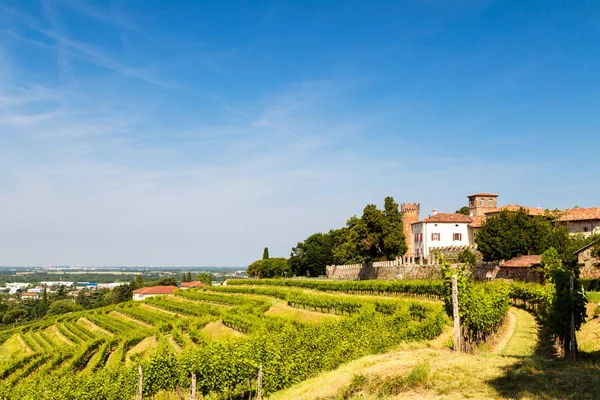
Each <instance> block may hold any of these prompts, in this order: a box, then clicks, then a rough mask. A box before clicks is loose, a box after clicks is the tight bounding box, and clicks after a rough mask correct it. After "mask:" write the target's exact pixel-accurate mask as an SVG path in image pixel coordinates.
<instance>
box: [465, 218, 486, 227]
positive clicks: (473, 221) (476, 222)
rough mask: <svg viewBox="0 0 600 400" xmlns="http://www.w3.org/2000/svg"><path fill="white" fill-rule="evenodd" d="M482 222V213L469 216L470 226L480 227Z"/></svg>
mask: <svg viewBox="0 0 600 400" xmlns="http://www.w3.org/2000/svg"><path fill="white" fill-rule="evenodd" d="M484 222H485V217H484V216H483V215H475V216H474V217H471V223H470V224H469V226H470V227H471V228H481V227H482V226H483V223H484Z"/></svg>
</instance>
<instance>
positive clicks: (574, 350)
mask: <svg viewBox="0 0 600 400" xmlns="http://www.w3.org/2000/svg"><path fill="white" fill-rule="evenodd" d="M574 286H575V285H574V278H573V274H571V276H570V279H569V292H570V293H571V300H572V299H573V291H574V289H575V288H574ZM576 354H577V338H576V337H575V314H573V302H572V301H571V361H575V356H576Z"/></svg>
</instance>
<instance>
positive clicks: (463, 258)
mask: <svg viewBox="0 0 600 400" xmlns="http://www.w3.org/2000/svg"><path fill="white" fill-rule="evenodd" d="M458 261H459V262H461V263H463V264H467V265H471V266H475V265H476V264H477V255H476V254H475V253H473V252H472V251H471V250H469V249H464V250H463V251H461V252H460V253H459V254H458Z"/></svg>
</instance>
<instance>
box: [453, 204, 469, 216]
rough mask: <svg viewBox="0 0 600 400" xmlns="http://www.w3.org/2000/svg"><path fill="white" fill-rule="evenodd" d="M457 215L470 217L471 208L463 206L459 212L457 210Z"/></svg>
mask: <svg viewBox="0 0 600 400" xmlns="http://www.w3.org/2000/svg"><path fill="white" fill-rule="evenodd" d="M456 213H457V214H463V215H469V214H470V211H469V207H468V206H462V207H461V208H459V209H458V210H456Z"/></svg>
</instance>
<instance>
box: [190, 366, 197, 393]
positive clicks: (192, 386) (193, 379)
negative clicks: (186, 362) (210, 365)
mask: <svg viewBox="0 0 600 400" xmlns="http://www.w3.org/2000/svg"><path fill="white" fill-rule="evenodd" d="M190 391H191V395H190V399H191V400H196V373H195V372H194V373H193V374H192V385H191V387H190Z"/></svg>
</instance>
